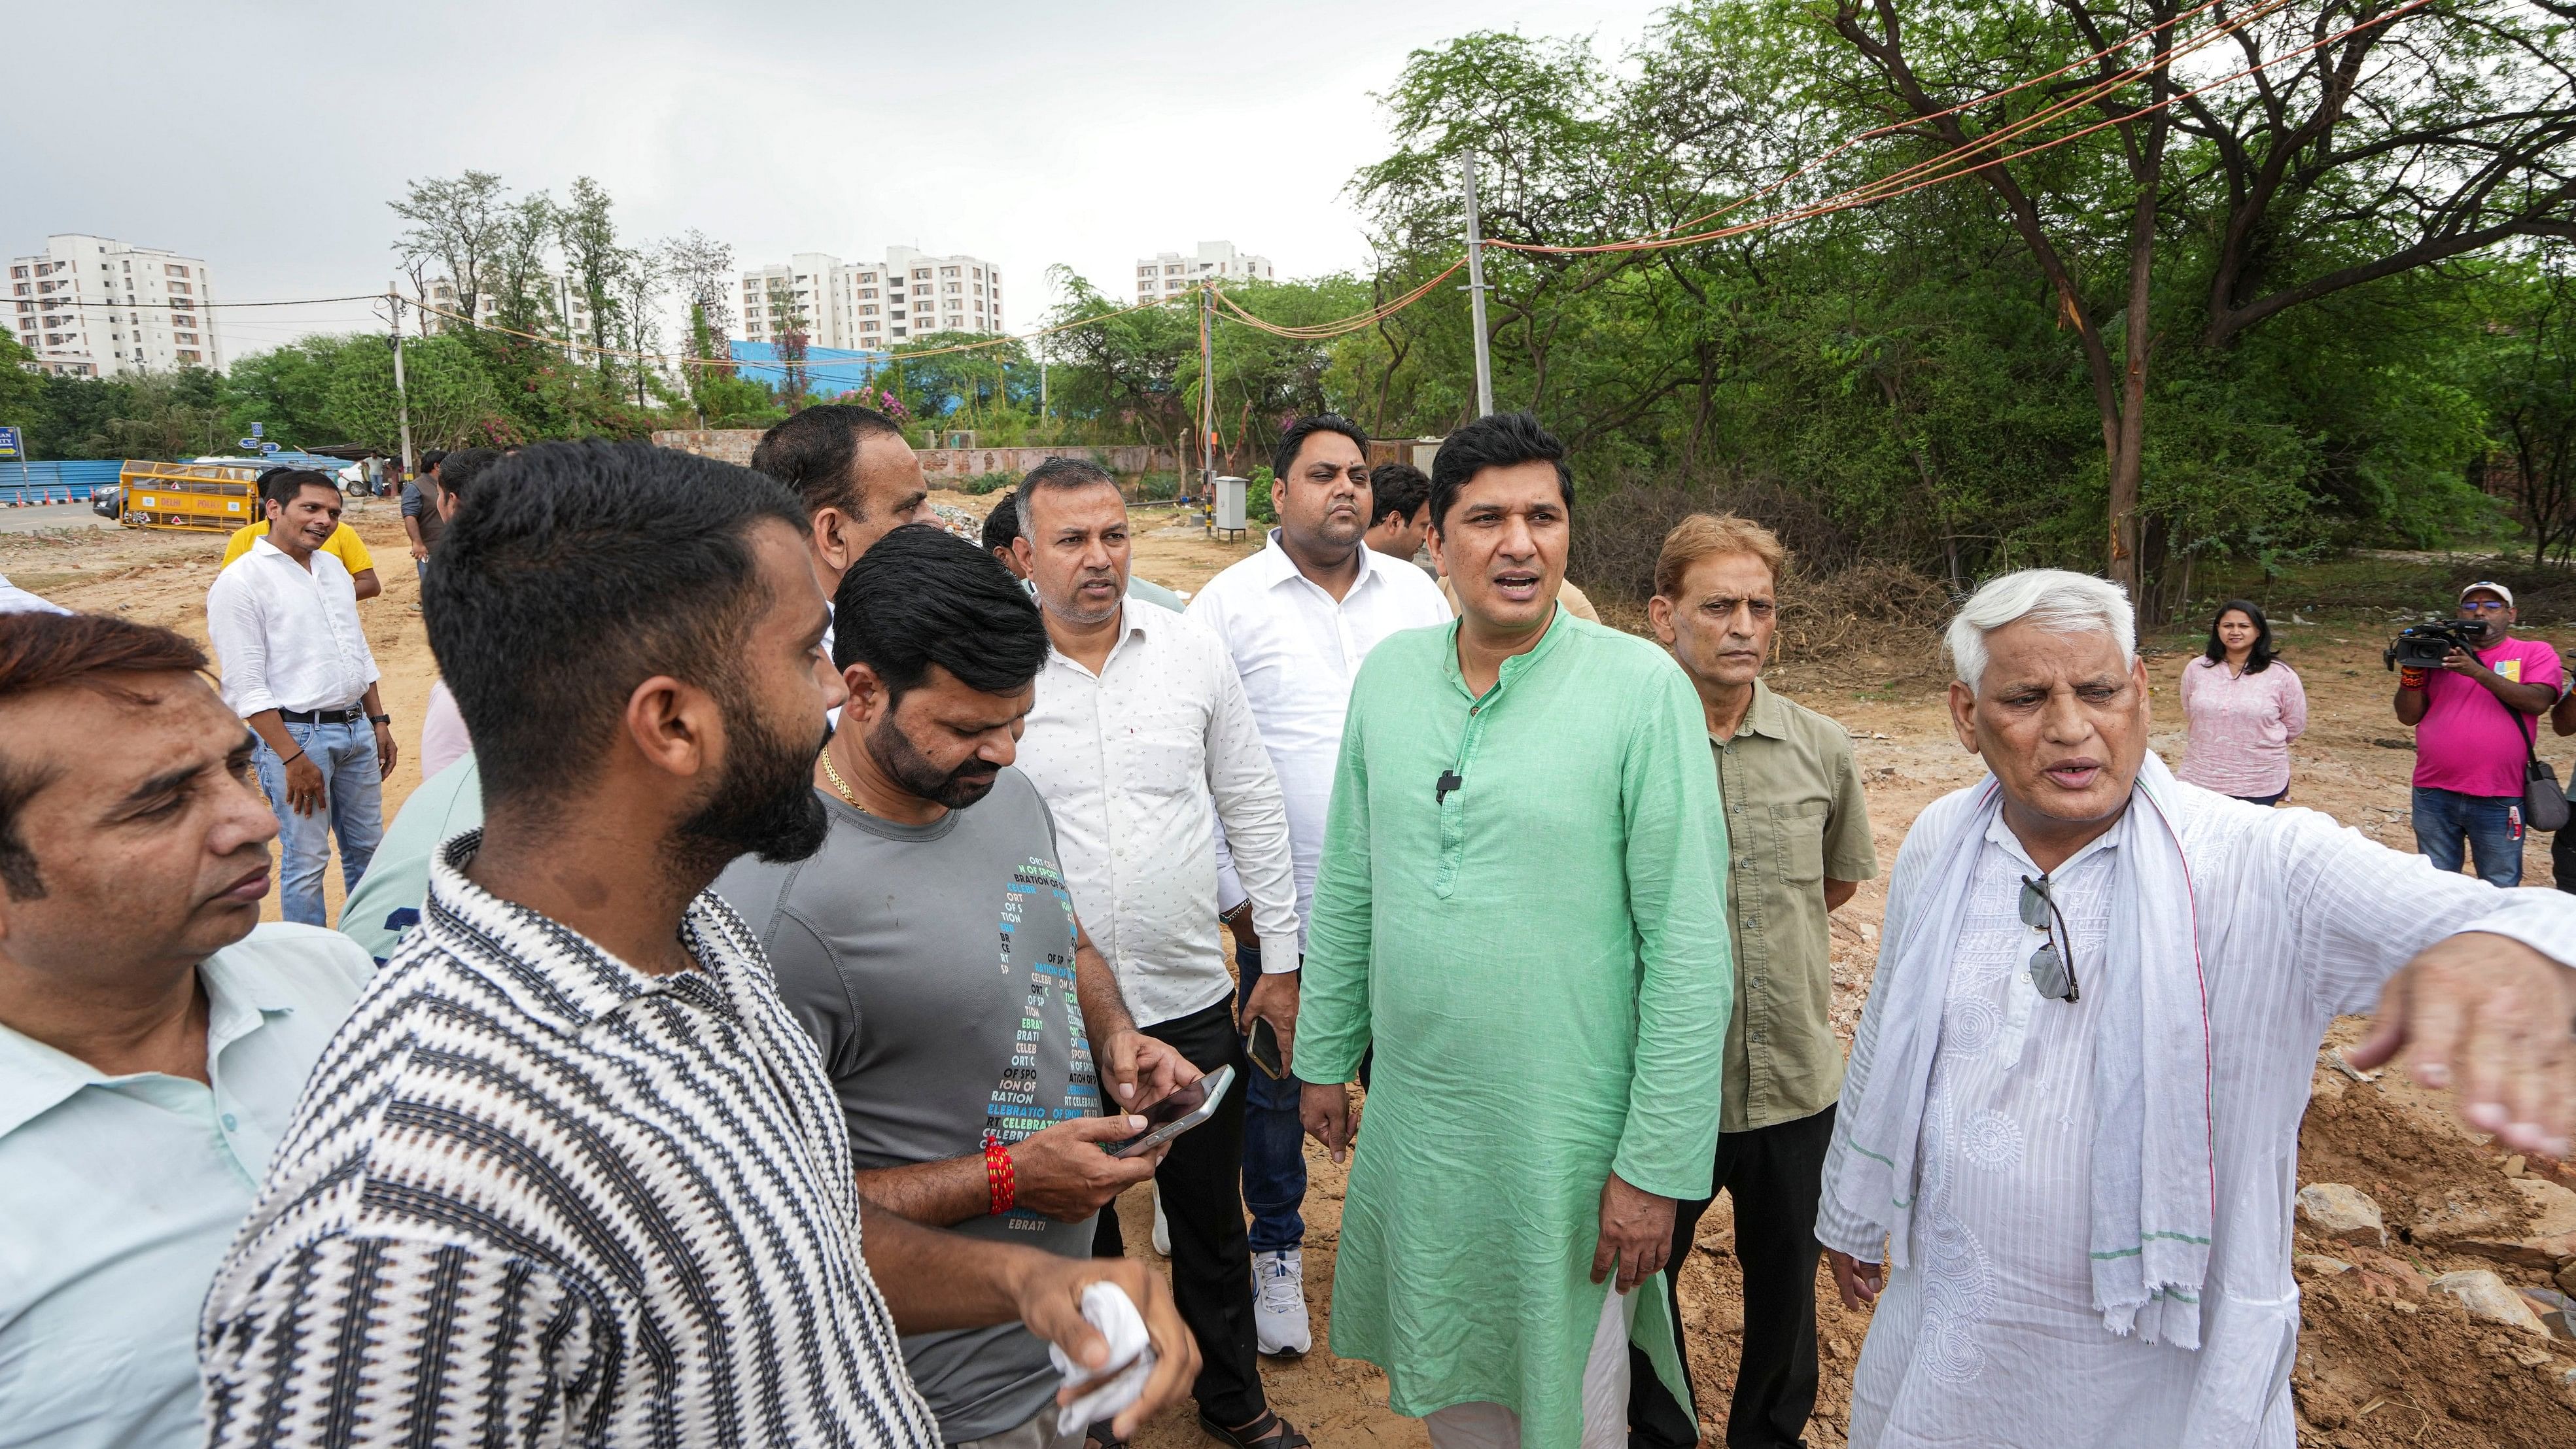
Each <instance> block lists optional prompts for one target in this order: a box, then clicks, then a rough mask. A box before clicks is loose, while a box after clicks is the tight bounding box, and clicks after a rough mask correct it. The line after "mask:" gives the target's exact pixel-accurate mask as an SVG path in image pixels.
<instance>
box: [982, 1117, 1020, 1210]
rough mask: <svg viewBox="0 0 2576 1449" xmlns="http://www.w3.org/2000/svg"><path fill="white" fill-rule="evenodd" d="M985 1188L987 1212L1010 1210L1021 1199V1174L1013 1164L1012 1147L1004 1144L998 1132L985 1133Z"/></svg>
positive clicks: (985, 1208) (985, 1207)
mask: <svg viewBox="0 0 2576 1449" xmlns="http://www.w3.org/2000/svg"><path fill="white" fill-rule="evenodd" d="M984 1189H985V1192H986V1194H987V1196H986V1200H985V1205H984V1211H985V1212H987V1213H1006V1212H1009V1211H1010V1210H1011V1204H1012V1203H1014V1202H1017V1201H1018V1200H1019V1195H1020V1180H1019V1174H1018V1172H1017V1170H1016V1169H1014V1168H1013V1166H1012V1165H1011V1149H1009V1148H1007V1147H1005V1146H1003V1145H1002V1139H1001V1136H1000V1134H998V1133H993V1132H987V1133H985V1134H984Z"/></svg>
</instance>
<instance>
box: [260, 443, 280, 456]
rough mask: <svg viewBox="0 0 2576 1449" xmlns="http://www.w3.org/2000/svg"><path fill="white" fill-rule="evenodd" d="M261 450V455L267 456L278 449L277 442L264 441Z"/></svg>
mask: <svg viewBox="0 0 2576 1449" xmlns="http://www.w3.org/2000/svg"><path fill="white" fill-rule="evenodd" d="M259 451H260V456H262V457H266V456H267V455H269V454H271V453H274V452H276V451H277V445H276V444H275V443H262V444H260V445H259Z"/></svg>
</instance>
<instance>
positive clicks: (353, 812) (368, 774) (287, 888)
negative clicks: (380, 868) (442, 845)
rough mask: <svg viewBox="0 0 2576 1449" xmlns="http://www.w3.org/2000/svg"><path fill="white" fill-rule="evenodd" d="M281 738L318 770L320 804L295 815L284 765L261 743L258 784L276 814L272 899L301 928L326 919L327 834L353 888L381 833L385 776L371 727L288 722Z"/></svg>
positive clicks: (345, 882)
mask: <svg viewBox="0 0 2576 1449" xmlns="http://www.w3.org/2000/svg"><path fill="white" fill-rule="evenodd" d="M284 728H285V730H286V733H287V737H288V738H290V739H292V740H294V741H295V743H296V744H297V745H299V746H301V747H302V748H303V750H304V757H305V758H306V759H308V760H311V761H312V762H313V763H314V765H315V766H316V767H317V768H319V769H320V770H321V771H322V801H323V804H322V808H321V809H319V810H316V811H314V812H313V813H312V814H310V815H298V814H296V813H295V811H294V810H293V809H292V808H290V807H289V806H288V805H287V803H286V762H285V761H284V760H281V759H279V758H278V756H277V752H276V751H275V750H272V749H270V748H269V747H268V745H267V744H266V743H265V742H263V743H262V744H261V745H260V747H259V752H258V755H257V759H258V762H259V787H260V788H261V789H262V790H264V791H266V792H268V808H270V809H271V810H274V811H276V812H277V848H278V855H279V861H278V867H277V904H278V909H279V910H280V911H281V912H282V913H283V914H284V915H285V917H286V919H288V920H290V921H294V922H297V923H298V924H301V925H307V926H327V925H329V924H331V922H330V920H329V918H328V912H327V910H326V909H325V908H324V906H323V904H322V872H323V870H324V869H325V868H326V867H328V866H329V865H330V864H331V837H332V836H334V835H337V836H338V837H339V838H340V884H341V887H342V890H343V892H344V893H345V892H347V891H354V890H356V889H357V888H358V880H359V878H360V877H362V876H364V875H365V874H366V873H367V862H368V861H370V860H373V859H375V856H376V842H378V841H380V840H382V839H384V836H385V815H384V788H385V786H384V775H383V772H382V771H380V770H378V769H377V767H376V731H375V727H374V726H373V725H370V724H368V723H367V722H366V721H365V720H360V721H358V722H357V723H356V724H290V725H286V726H284Z"/></svg>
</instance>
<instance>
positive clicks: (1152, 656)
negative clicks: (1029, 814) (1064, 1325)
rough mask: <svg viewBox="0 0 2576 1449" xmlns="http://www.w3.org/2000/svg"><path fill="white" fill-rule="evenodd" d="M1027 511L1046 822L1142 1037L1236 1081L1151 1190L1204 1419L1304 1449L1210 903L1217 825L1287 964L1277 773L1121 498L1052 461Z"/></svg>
mask: <svg viewBox="0 0 2576 1449" xmlns="http://www.w3.org/2000/svg"><path fill="white" fill-rule="evenodd" d="M1014 501H1015V502H1016V503H1017V505H1018V507H1019V516H1020V538H1019V542H1018V543H1017V544H1016V545H1014V549H1015V551H1016V554H1017V557H1018V559H1019V563H1020V570H1021V572H1022V573H1023V574H1025V575H1026V576H1027V577H1028V580H1029V582H1030V584H1031V585H1032V586H1033V587H1035V589H1036V590H1037V596H1038V602H1039V605H1040V606H1041V607H1042V608H1043V610H1044V612H1045V615H1046V627H1047V638H1048V642H1049V644H1050V646H1051V647H1050V648H1049V650H1048V652H1047V663H1046V668H1045V670H1044V672H1042V673H1041V674H1040V675H1039V676H1038V696H1037V704H1036V706H1035V707H1034V708H1032V709H1031V710H1030V711H1029V716H1028V732H1027V734H1026V735H1025V736H1023V737H1022V739H1021V741H1020V748H1019V765H1020V769H1021V770H1022V772H1024V773H1025V774H1027V775H1028V777H1029V778H1030V779H1031V780H1032V781H1035V782H1036V784H1037V787H1038V793H1039V794H1040V795H1042V796H1044V797H1045V799H1046V802H1047V806H1048V808H1049V810H1051V811H1052V812H1053V814H1054V816H1055V825H1056V846H1057V854H1058V859H1059V861H1060V862H1061V864H1062V865H1063V867H1064V875H1065V884H1066V885H1067V886H1068V887H1070V888H1071V890H1072V893H1073V904H1074V909H1075V911H1076V913H1077V914H1079V915H1080V916H1081V918H1082V923H1083V925H1084V927H1085V928H1086V929H1088V930H1089V931H1090V933H1091V939H1092V944H1093V945H1095V946H1097V947H1098V948H1099V949H1100V953H1101V954H1102V955H1103V956H1105V957H1107V958H1108V960H1109V963H1110V965H1111V966H1112V967H1114V968H1115V969H1116V971H1117V973H1118V985H1119V989H1120V991H1121V992H1122V993H1123V994H1124V995H1125V997H1126V999H1127V1006H1128V1009H1129V1010H1130V1011H1131V1012H1133V1013H1134V1015H1135V1018H1136V1025H1137V1026H1138V1028H1140V1029H1141V1030H1143V1031H1144V1033H1145V1034H1146V1035H1148V1036H1151V1037H1155V1038H1158V1039H1160V1040H1161V1041H1163V1042H1165V1043H1167V1044H1169V1045H1170V1046H1172V1047H1173V1048H1174V1049H1176V1050H1178V1051H1179V1052H1180V1054H1181V1055H1182V1056H1185V1057H1187V1058H1189V1060H1190V1061H1191V1062H1192V1063H1193V1064H1194V1065H1196V1066H1197V1067H1198V1068H1199V1070H1201V1071H1203V1072H1212V1071H1214V1070H1216V1069H1217V1068H1218V1067H1220V1066H1230V1067H1232V1068H1234V1073H1235V1083H1234V1085H1233V1087H1232V1088H1231V1089H1229V1090H1228V1091H1227V1093H1226V1095H1225V1098H1224V1104H1223V1106H1222V1107H1221V1108H1220V1109H1219V1111H1218V1113H1217V1115H1216V1117H1215V1118H1214V1119H1213V1120H1211V1121H1209V1122H1208V1123H1207V1124H1205V1125H1204V1126H1201V1127H1199V1128H1197V1129H1196V1130H1194V1131H1192V1132H1190V1133H1188V1134H1187V1135H1185V1136H1183V1137H1181V1138H1179V1139H1178V1140H1177V1141H1175V1142H1174V1143H1173V1144H1172V1151H1171V1155H1170V1156H1169V1157H1167V1158H1165V1159H1164V1161H1163V1165H1162V1168H1161V1170H1160V1171H1158V1172H1157V1173H1156V1174H1155V1181H1156V1183H1157V1185H1158V1186H1159V1187H1160V1188H1161V1191H1162V1199H1163V1207H1164V1209H1165V1211H1166V1212H1167V1213H1168V1214H1169V1217H1170V1226H1171V1238H1172V1297H1173V1299H1174V1301H1175V1302H1176V1303H1177V1304H1178V1306H1179V1308H1180V1311H1181V1317H1182V1320H1183V1321H1185V1322H1186V1323H1188V1324H1189V1326H1190V1331H1191V1332H1192V1333H1193V1334H1195V1335H1197V1337H1198V1342H1199V1355H1200V1359H1201V1361H1202V1367H1201V1369H1200V1372H1199V1377H1198V1382H1197V1384H1196V1385H1195V1392H1196V1394H1197V1396H1198V1402H1199V1422H1200V1424H1201V1426H1202V1427H1204V1428H1206V1429H1207V1430H1208V1432H1210V1433H1211V1434H1214V1435H1216V1436H1217V1437H1218V1438H1220V1439H1222V1440H1224V1441H1226V1442H1227V1443H1231V1444H1236V1445H1242V1446H1251V1445H1258V1446H1261V1449H1296V1446H1299V1445H1302V1444H1304V1443H1305V1442H1306V1439H1305V1436H1304V1435H1302V1434H1299V1433H1298V1432H1297V1431H1296V1430H1294V1429H1292V1428H1290V1427H1289V1426H1288V1425H1287V1424H1286V1423H1285V1422H1283V1421H1282V1420H1280V1419H1279V1417H1278V1416H1277V1415H1274V1414H1272V1413H1271V1412H1270V1411H1269V1406H1268V1403H1267V1401H1266V1400H1265V1398H1264V1397H1263V1395H1262V1390H1261V1374H1260V1370H1259V1367H1258V1360H1257V1358H1256V1354H1255V1336H1254V1334H1255V1329H1254V1321H1253V1290H1252V1256H1251V1240H1250V1238H1249V1236H1248V1235H1247V1234H1246V1232H1245V1229H1244V1221H1243V1193H1242V1188H1241V1185H1240V1177H1241V1174H1242V1171H1243V1103H1244V1093H1245V1083H1244V1080H1243V1079H1244V1077H1245V1076H1246V1075H1247V1074H1248V1072H1249V1071H1250V1064H1249V1063H1248V1061H1247V1060H1246V1059H1245V1056H1244V1050H1243V1038H1242V1036H1241V1035H1240V1034H1239V1033H1238V1032H1237V1030H1236V1027H1235V1019H1234V999H1233V993H1234V979H1233V978H1232V977H1231V976H1230V975H1228V974H1227V972H1226V968H1225V954H1224V948H1223V945H1222V943H1221V940H1220V928H1219V926H1218V923H1217V903H1216V895H1217V872H1216V826H1217V823H1218V822H1219V821H1223V822H1224V825H1225V835H1226V841H1227V844H1228V846H1229V847H1230V848H1231V851H1232V854H1233V860H1234V868H1235V871H1236V873H1237V874H1238V875H1239V876H1240V877H1241V879H1242V882H1243V888H1244V889H1245V891H1247V892H1248V893H1249V894H1250V896H1251V899H1252V915H1253V925H1254V927H1255V929H1256V930H1257V931H1258V933H1259V935H1260V937H1261V947H1262V961H1263V965H1264V967H1265V968H1267V969H1279V970H1290V969H1294V968H1295V966H1296V965H1297V949H1298V947H1297V887H1296V879H1295V874H1294V871H1293V869H1292V866H1291V861H1290V854H1289V844H1288V811H1287V806H1286V805H1285V803H1284V802H1283V801H1282V800H1281V798H1280V793H1279V777H1278V776H1277V774H1276V773H1274V772H1273V770H1272V767H1271V763H1270V754H1269V752H1268V751H1267V750H1265V749H1263V748H1262V743H1261V732H1260V730H1259V728H1258V727H1257V726H1256V725H1255V724H1254V722H1253V715H1252V708H1251V706H1250V704H1248V703H1247V702H1246V701H1245V699H1244V694H1243V684H1242V681H1241V680H1239V679H1238V678H1237V677H1236V675H1235V670H1234V661H1233V658H1232V657H1231V656H1230V655H1229V654H1228V653H1227V652H1226V648H1225V645H1224V644H1223V643H1222V642H1221V641H1219V640H1218V638H1217V637H1216V636H1215V635H1214V634H1212V633H1210V632H1208V630H1207V629H1206V628H1204V627H1202V626H1201V625H1199V624H1196V623H1193V622H1192V621H1190V620H1189V619H1186V618H1183V617H1181V616H1180V615H1177V614H1173V613H1171V612H1169V611H1167V610H1163V609H1156V608H1151V607H1138V606H1136V605H1135V604H1134V603H1133V602H1132V601H1130V600H1129V599H1128V598H1127V565H1128V552H1129V539H1128V530H1127V503H1126V500H1125V498H1123V497H1122V496H1121V495H1120V494H1119V491H1118V484H1117V480H1116V479H1114V478H1112V477H1111V476H1110V475H1109V473H1108V472H1107V471H1106V470H1104V469H1102V468H1100V467H1099V466H1098V465H1096V464H1093V463H1090V462H1087V461H1085V460H1082V459H1078V458H1050V459H1048V460H1047V461H1046V462H1044V463H1041V464H1039V465H1038V466H1037V467H1036V468H1034V469H1032V470H1030V472H1029V475H1028V477H1027V478H1025V479H1023V480H1022V481H1021V483H1020V487H1019V492H1018V494H1017V496H1016V498H1015V500H1014ZM1272 962H1276V963H1278V964H1277V966H1276V967H1275V968H1272V967H1271V965H1270V963H1272ZM1121 1247H1122V1244H1121V1243H1120V1240H1119V1233H1118V1217H1117V1214H1116V1213H1115V1212H1104V1213H1102V1214H1101V1217H1100V1236H1099V1239H1098V1240H1097V1244H1096V1247H1095V1251H1098V1252H1100V1253H1102V1254H1103V1255H1104V1256H1106V1255H1114V1254H1116V1253H1118V1252H1119V1251H1120V1249H1121Z"/></svg>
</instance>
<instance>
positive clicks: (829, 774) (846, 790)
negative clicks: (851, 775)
mask: <svg viewBox="0 0 2576 1449" xmlns="http://www.w3.org/2000/svg"><path fill="white" fill-rule="evenodd" d="M823 778H824V779H826V780H829V781H831V782H832V788H833V790H834V791H836V792H838V793H839V795H840V797H841V798H842V799H843V800H846V801H848V802H849V805H850V808H851V809H853V810H856V811H857V812H859V813H860V814H862V815H874V814H876V813H877V812H875V811H873V810H871V809H869V808H868V807H866V806H865V805H862V804H860V803H859V797H858V794H857V792H855V791H853V790H852V789H851V788H850V783H849V781H847V780H844V779H842V778H841V767H840V766H838V765H835V764H833V763H832V747H831V746H829V745H825V746H824V747H823Z"/></svg>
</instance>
